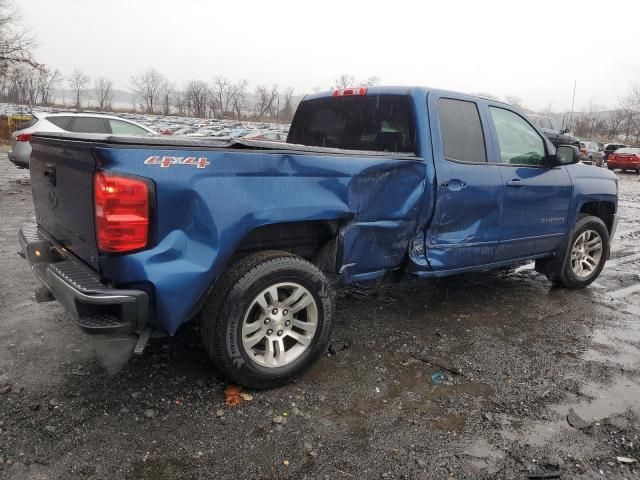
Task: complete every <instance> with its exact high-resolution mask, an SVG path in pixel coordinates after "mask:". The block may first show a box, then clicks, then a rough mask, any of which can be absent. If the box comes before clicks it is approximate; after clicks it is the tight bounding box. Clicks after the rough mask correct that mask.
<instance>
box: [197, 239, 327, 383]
mask: <svg viewBox="0 0 640 480" xmlns="http://www.w3.org/2000/svg"><path fill="white" fill-rule="evenodd" d="M333 303H334V302H333V295H332V291H331V287H330V285H329V282H328V280H327V278H326V277H325V275H324V274H323V273H322V272H321V271H320V270H319V269H318V268H317V267H316V266H315V265H313V264H312V263H310V262H308V261H307V260H304V259H303V258H300V257H298V256H295V255H291V254H289V253H286V252H277V251H267V252H260V253H256V254H253V255H250V256H248V257H245V258H244V259H242V260H240V261H239V262H238V263H236V264H235V265H233V266H232V267H231V268H230V269H229V270H228V271H227V272H226V273H225V274H224V275H223V276H222V278H221V279H220V280H219V281H218V282H217V284H216V287H215V289H214V294H213V296H212V297H211V298H210V299H209V300H208V302H207V303H206V304H205V306H204V308H203V310H202V312H201V315H200V317H201V333H202V340H203V342H204V346H205V349H206V350H207V352H208V353H209V356H210V357H211V359H212V360H213V363H214V365H215V366H216V367H217V369H218V370H219V371H220V372H221V373H222V374H223V375H224V376H226V377H227V378H229V379H230V380H231V381H233V382H234V383H237V384H239V385H242V386H244V387H247V388H252V389H264V388H272V387H276V386H279V385H282V384H284V383H287V382H288V381H290V380H292V379H293V378H294V377H296V376H297V375H299V374H300V373H301V372H303V371H304V370H305V369H306V368H308V367H309V366H310V365H311V364H312V363H313V362H314V361H315V360H316V358H317V357H318V356H319V355H320V354H322V352H323V351H324V350H325V349H326V346H327V343H328V341H329V336H330V332H331V321H332V317H333Z"/></svg>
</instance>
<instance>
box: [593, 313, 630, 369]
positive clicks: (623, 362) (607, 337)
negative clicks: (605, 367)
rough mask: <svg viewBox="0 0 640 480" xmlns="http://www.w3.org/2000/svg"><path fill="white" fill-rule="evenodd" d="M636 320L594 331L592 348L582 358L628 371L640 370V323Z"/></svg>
mask: <svg viewBox="0 0 640 480" xmlns="http://www.w3.org/2000/svg"><path fill="white" fill-rule="evenodd" d="M636 318H637V317H636ZM636 318H634V319H633V320H630V321H626V322H622V323H621V324H619V325H616V326H615V328H599V329H596V330H594V331H593V333H592V334H591V343H592V347H591V348H590V349H588V350H587V351H585V352H583V353H582V354H581V355H580V358H582V359H583V360H587V361H595V362H600V363H605V364H614V365H619V366H622V367H626V368H628V369H635V368H640V321H639V320H637V319H636Z"/></svg>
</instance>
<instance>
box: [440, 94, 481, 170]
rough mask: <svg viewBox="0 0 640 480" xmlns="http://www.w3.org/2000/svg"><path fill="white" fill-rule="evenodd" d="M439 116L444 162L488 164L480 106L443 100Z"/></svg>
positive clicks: (466, 102) (461, 101) (441, 99)
mask: <svg viewBox="0 0 640 480" xmlns="http://www.w3.org/2000/svg"><path fill="white" fill-rule="evenodd" d="M438 114H439V118H440V133H441V136H442V145H443V148H444V157H445V159H447V160H449V161H454V162H456V161H457V162H465V163H486V162H487V150H486V147H485V140H484V132H483V130H482V124H481V122H480V113H479V112H478V106H477V105H476V104H475V103H474V102H469V101H466V100H456V99H452V98H440V99H439V100H438Z"/></svg>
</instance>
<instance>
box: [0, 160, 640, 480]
mask: <svg viewBox="0 0 640 480" xmlns="http://www.w3.org/2000/svg"><path fill="white" fill-rule="evenodd" d="M619 177H620V182H621V183H620V190H621V202H620V217H621V218H620V225H619V228H618V233H617V236H616V240H615V243H614V249H613V255H612V259H611V260H610V261H609V263H608V264H607V267H606V269H605V271H604V272H603V274H602V275H601V277H600V278H599V279H598V281H597V282H596V283H594V284H593V285H592V286H591V287H590V288H588V289H586V290H583V291H568V290H563V289H558V288H554V287H552V286H551V284H550V283H549V282H548V281H547V280H546V279H545V278H544V277H542V276H540V275H538V274H536V273H535V272H534V271H533V270H532V268H531V265H527V266H523V267H520V268H517V269H509V270H502V271H497V272H493V273H486V274H476V275H466V276H460V277H454V278H448V279H442V280H438V281H428V282H417V281H415V282H410V283H407V284H402V285H397V286H392V287H386V288H379V289H368V288H348V289H344V290H342V291H341V292H340V295H339V306H338V311H337V322H336V329H335V332H334V335H333V344H332V346H331V348H330V349H329V352H327V354H326V356H324V357H323V358H322V359H321V360H320V361H319V362H318V363H317V364H316V365H315V366H314V367H313V368H312V369H311V370H310V371H309V372H308V373H307V374H306V375H305V376H304V377H303V378H301V379H300V380H299V381H297V382H295V383H294V384H292V385H290V386H287V387H284V388H280V389H277V390H272V391H267V392H247V393H248V394H249V395H248V396H246V399H245V400H244V401H243V402H242V404H241V405H239V406H237V407H235V408H232V407H226V406H225V405H224V388H225V386H226V385H225V382H224V380H223V379H221V378H220V377H219V376H218V375H216V373H215V372H214V371H213V370H212V368H211V365H210V363H209V361H208V359H207V357H206V354H205V352H204V351H203V349H202V347H201V345H200V341H199V338H198V328H197V325H189V326H187V327H186V328H184V329H183V330H181V331H180V332H179V333H178V335H177V336H176V337H174V338H164V339H154V340H153V341H152V343H151V344H150V346H149V347H148V348H147V350H146V351H145V353H144V355H143V356H138V357H133V358H130V357H129V355H128V353H129V352H130V351H131V349H132V342H131V341H129V340H126V339H97V338H94V337H89V336H87V335H85V334H83V333H81V332H80V330H78V329H77V328H76V327H75V326H74V325H73V324H72V323H71V321H70V318H69V317H68V315H67V314H66V313H65V312H64V310H63V309H62V307H60V306H59V305H58V304H57V303H46V304H37V303H35V300H34V294H33V291H34V287H35V286H36V281H35V279H34V277H33V275H32V274H31V272H30V271H29V269H28V267H27V264H26V263H25V261H24V260H22V259H21V258H20V257H18V256H17V255H16V251H17V249H18V244H17V239H16V232H17V230H18V227H19V225H20V224H23V223H28V222H31V221H33V205H32V202H31V197H30V185H29V180H28V178H29V177H28V174H27V172H26V171H24V170H17V169H15V168H14V167H13V166H12V165H11V164H9V162H8V160H7V158H6V156H5V155H1V156H0V322H1V326H2V328H1V329H0V478H11V479H29V480H34V479H35V480H37V479H141V480H142V479H149V480H152V479H153V480H163V479H200V478H215V479H226V478H230V479H232V478H242V479H274V478H290V479H305V478H306V479H351V478H356V479H370V478H371V479H376V478H390V479H391V478H407V479H423V478H424V479H427V478H428V479H431V478H434V479H440V478H445V479H446V478H455V479H465V478H468V479H484V478H487V479H488V478H491V479H502V478H504V479H520V478H523V479H527V478H579V479H592V478H593V479H595V478H598V479H601V478H607V479H631V478H640V463H638V462H636V463H633V460H634V459H638V460H640V319H639V313H640V282H639V280H640V278H639V277H640V246H639V242H640V182H639V181H638V179H639V177H638V176H637V175H635V174H624V173H621V174H619ZM618 457H621V458H618ZM623 457H624V458H623ZM625 458H626V459H625Z"/></svg>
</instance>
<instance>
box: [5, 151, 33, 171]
mask: <svg viewBox="0 0 640 480" xmlns="http://www.w3.org/2000/svg"><path fill="white" fill-rule="evenodd" d="M8 157H9V161H10V162H11V163H13V164H14V165H15V166H16V167H19V168H29V157H27V159H26V161H25V159H24V158H22V157H21V156H19V155H16V154H15V153H13V151H11V152H9V154H8Z"/></svg>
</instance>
